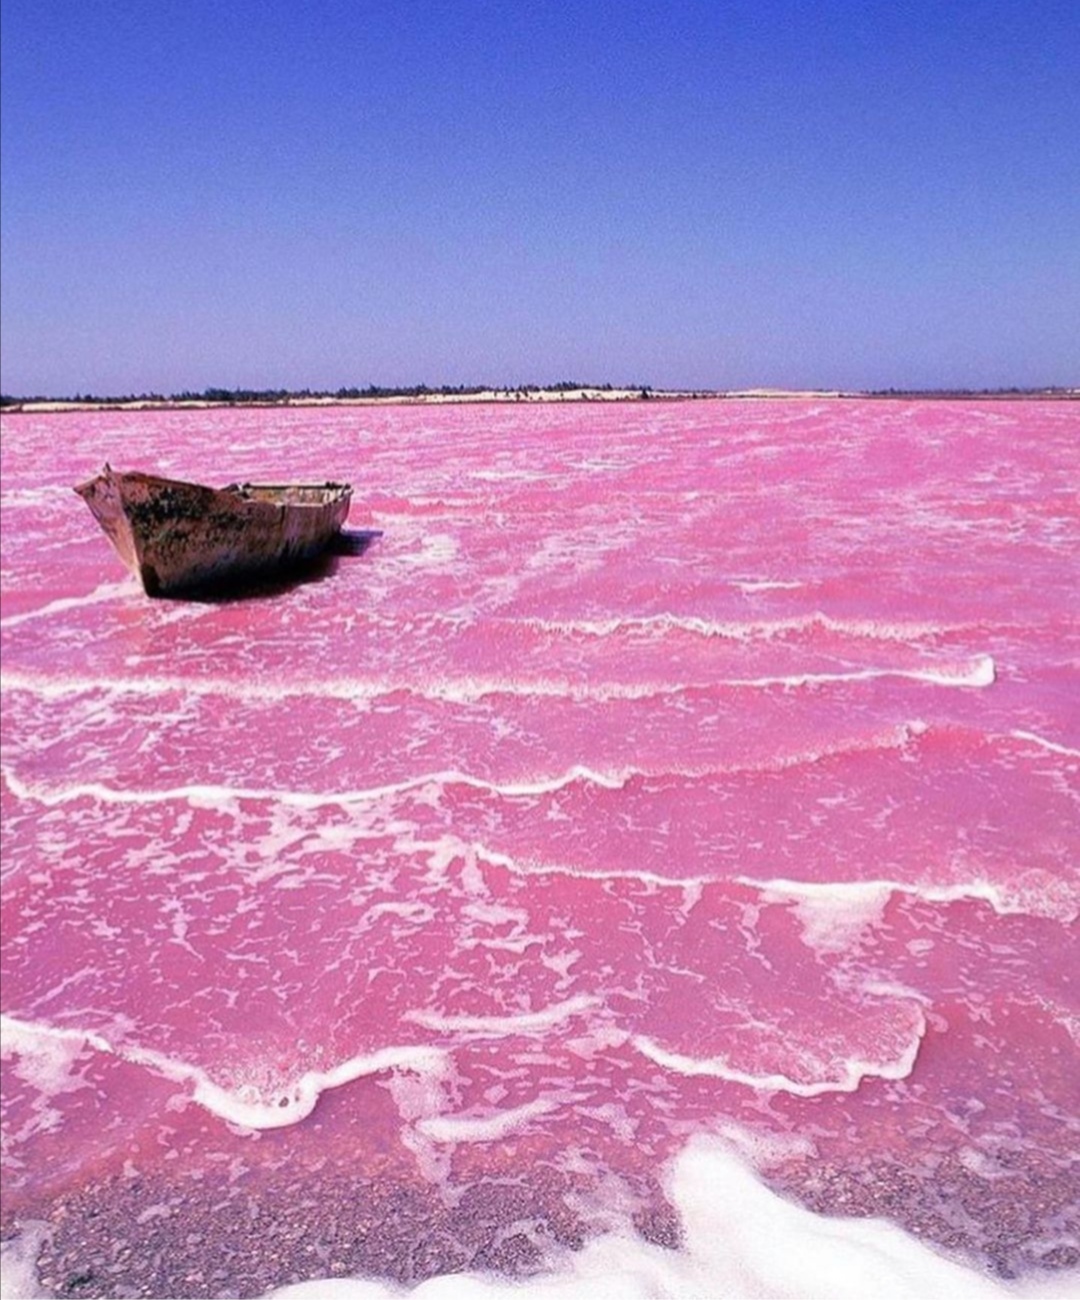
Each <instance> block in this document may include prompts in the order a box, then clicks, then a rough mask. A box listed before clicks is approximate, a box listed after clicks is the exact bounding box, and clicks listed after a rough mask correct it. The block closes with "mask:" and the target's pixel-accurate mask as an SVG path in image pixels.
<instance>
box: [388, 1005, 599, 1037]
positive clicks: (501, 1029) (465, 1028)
mask: <svg viewBox="0 0 1080 1300" xmlns="http://www.w3.org/2000/svg"><path fill="white" fill-rule="evenodd" d="M600 1005H601V1000H600V999H599V998H595V997H590V996H588V995H587V994H579V995H578V996H577V997H573V998H568V999H567V1000H566V1001H565V1002H557V1003H555V1004H554V1005H553V1006H550V1007H545V1008H544V1010H542V1011H520V1012H517V1013H516V1014H514V1015H510V1016H454V1015H449V1016H448V1015H442V1014H441V1013H439V1012H436V1011H406V1012H405V1014H404V1015H403V1016H402V1019H403V1020H407V1021H409V1022H410V1023H411V1024H414V1025H421V1026H422V1027H423V1028H424V1029H434V1030H442V1031H445V1032H451V1033H459V1034H469V1035H476V1036H479V1037H481V1038H505V1037H509V1036H511V1035H514V1034H536V1033H543V1032H545V1031H546V1030H548V1029H551V1028H553V1027H554V1026H555V1025H559V1024H562V1023H563V1021H566V1020H570V1019H572V1018H573V1017H574V1016H578V1015H582V1014H584V1013H585V1012H587V1011H593V1010H595V1009H596V1008H597V1007H599V1006H600Z"/></svg>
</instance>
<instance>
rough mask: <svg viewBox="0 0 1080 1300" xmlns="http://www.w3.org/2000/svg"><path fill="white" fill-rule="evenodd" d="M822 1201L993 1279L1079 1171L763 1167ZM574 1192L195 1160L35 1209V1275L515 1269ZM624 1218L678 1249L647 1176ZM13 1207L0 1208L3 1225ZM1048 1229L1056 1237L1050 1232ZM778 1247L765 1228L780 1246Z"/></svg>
mask: <svg viewBox="0 0 1080 1300" xmlns="http://www.w3.org/2000/svg"><path fill="white" fill-rule="evenodd" d="M769 1181H770V1182H771V1183H772V1184H773V1185H774V1187H775V1188H776V1189H777V1190H779V1191H786V1193H787V1194H788V1195H789V1196H793V1197H794V1199H795V1200H796V1201H797V1202H799V1203H801V1204H803V1205H805V1206H806V1207H807V1208H809V1209H811V1210H814V1211H816V1212H818V1213H823V1214H827V1215H832V1216H838V1217H840V1218H863V1217H868V1216H871V1217H883V1218H888V1219H890V1220H892V1221H893V1222H896V1223H899V1224H901V1225H903V1227H904V1228H905V1229H906V1230H907V1231H908V1232H909V1233H911V1234H912V1235H913V1236H915V1237H917V1238H919V1239H921V1240H923V1241H925V1242H926V1243H927V1244H930V1245H933V1246H936V1247H938V1248H941V1249H944V1250H946V1251H948V1252H950V1253H953V1254H954V1255H958V1256H960V1257H966V1258H967V1259H969V1260H970V1261H971V1262H972V1264H973V1265H974V1267H975V1269H976V1271H977V1272H981V1273H983V1274H984V1275H985V1274H989V1275H991V1276H997V1277H999V1278H1002V1279H1009V1278H1014V1277H1017V1276H1019V1275H1022V1274H1025V1273H1030V1272H1032V1271H1037V1272H1042V1271H1050V1272H1058V1271H1061V1270H1065V1271H1069V1270H1074V1269H1076V1268H1077V1266H1078V1264H1080V1252H1078V1251H1077V1250H1076V1249H1075V1247H1074V1246H1072V1245H1068V1246H1066V1245H1063V1244H1061V1242H1062V1241H1063V1239H1068V1238H1073V1239H1074V1234H1075V1231H1076V1228H1077V1224H1076V1222H1075V1216H1076V1206H1077V1191H1078V1188H1077V1185H1076V1177H1075V1175H1074V1174H1072V1173H1071V1172H1067V1171H1063V1170H1061V1169H1060V1168H1053V1167H1050V1166H1047V1167H1036V1166H1035V1165H1028V1164H1026V1162H1025V1164H1024V1165H1023V1166H1020V1167H1017V1168H1016V1169H1015V1170H1013V1171H1011V1172H1010V1173H1009V1174H1008V1175H1006V1176H1004V1177H1002V1176H1001V1175H1000V1174H998V1175H995V1176H994V1177H983V1176H981V1175H979V1174H977V1173H975V1172H973V1171H972V1170H970V1169H968V1168H966V1167H965V1166H964V1165H963V1163H962V1162H960V1161H958V1160H953V1161H947V1162H946V1164H945V1166H943V1167H942V1168H941V1169H940V1170H939V1171H938V1175H937V1176H936V1177H935V1178H934V1180H933V1181H928V1180H927V1179H926V1178H925V1176H922V1177H920V1176H918V1175H917V1174H915V1173H914V1172H913V1171H911V1170H910V1169H907V1168H905V1167H902V1166H899V1165H895V1164H891V1163H890V1164H888V1165H886V1164H880V1163H879V1164H877V1165H874V1166H868V1167H866V1168H864V1169H862V1170H860V1171H852V1170H842V1169H837V1168H830V1167H829V1166H827V1165H824V1166H823V1165H821V1164H819V1163H816V1162H810V1163H804V1162H802V1161H800V1162H798V1164H797V1165H796V1166H793V1167H790V1168H788V1169H787V1170H786V1171H785V1173H781V1171H779V1170H776V1171H774V1174H773V1176H771V1177H770V1180H769ZM575 1190H580V1189H575V1188H574V1186H573V1185H572V1182H571V1181H570V1180H569V1179H568V1178H567V1177H566V1176H565V1175H562V1174H559V1173H556V1172H555V1171H554V1170H552V1169H550V1168H539V1169H536V1170H534V1171H530V1172H527V1173H522V1174H521V1175H520V1176H519V1177H517V1178H515V1179H513V1180H507V1179H506V1178H500V1179H498V1180H493V1181H487V1182H480V1183H476V1184H473V1185H471V1186H467V1187H464V1188H461V1189H458V1190H457V1192H456V1193H455V1196H454V1197H453V1198H451V1200H450V1201H448V1200H446V1199H444V1198H443V1197H441V1196H440V1195H439V1193H438V1192H437V1191H436V1190H435V1189H434V1188H433V1187H431V1186H430V1185H428V1184H426V1183H423V1182H422V1181H419V1180H416V1181H405V1180H402V1179H401V1178H400V1177H397V1178H386V1179H375V1178H370V1177H368V1178H363V1177H352V1176H349V1175H346V1174H344V1173H343V1172H341V1171H340V1170H335V1171H334V1172H333V1173H326V1174H322V1175H315V1176H314V1177H313V1176H312V1175H311V1173H310V1172H309V1173H308V1174H307V1175H305V1176H303V1177H295V1178H294V1179H293V1180H292V1181H290V1180H289V1179H288V1177H287V1176H285V1175H282V1174H280V1173H279V1176H278V1177H277V1178H275V1179H274V1180H273V1181H272V1182H271V1183H270V1184H269V1185H267V1184H266V1183H265V1182H263V1181H261V1180H258V1181H257V1182H256V1183H255V1184H251V1183H249V1182H245V1181H244V1180H239V1181H235V1180H233V1181H230V1179H229V1178H228V1176H227V1175H226V1174H222V1173H217V1172H214V1171H208V1170H203V1171H201V1172H199V1173H198V1174H197V1175H196V1174H189V1175H188V1176H186V1177H184V1178H182V1179H181V1180H179V1181H177V1180H174V1179H170V1178H169V1177H167V1176H166V1175H165V1174H164V1173H163V1172H162V1171H156V1172H154V1173H153V1174H151V1175H149V1176H146V1175H141V1174H137V1173H135V1172H134V1171H132V1170H130V1169H129V1170H128V1171H127V1172H126V1173H125V1174H124V1175H117V1176H112V1177H110V1178H103V1179H101V1180H99V1181H96V1182H93V1183H91V1184H88V1185H85V1186H83V1187H81V1188H79V1189H78V1190H75V1191H70V1192H67V1193H65V1194H61V1195H59V1196H57V1197H56V1198H55V1199H53V1200H52V1201H50V1202H49V1203H48V1204H45V1205H38V1206H36V1207H34V1209H33V1212H32V1213H27V1214H26V1216H25V1217H26V1218H27V1220H35V1221H38V1222H41V1221H43V1222H44V1224H45V1225H47V1231H46V1237H45V1241H44V1244H43V1245H42V1247H41V1249H40V1254H39V1256H38V1266H37V1271H38V1276H39V1279H40V1284H41V1286H42V1288H44V1290H45V1291H46V1292H47V1293H48V1294H50V1295H52V1296H55V1297H69V1296H84V1297H97V1298H98V1300H101V1298H103V1297H117V1296H125V1297H148V1298H149V1297H155V1298H157V1300H163V1298H167V1297H178V1296H185V1297H236V1298H239V1297H254V1296H261V1295H264V1294H265V1293H266V1292H268V1291H271V1290H273V1289H275V1288H277V1287H282V1286H285V1285H288V1284H290V1283H295V1282H300V1281H305V1280H310V1279H313V1278H327V1277H349V1276H364V1277H370V1278H377V1279H382V1280H385V1281H389V1282H392V1283H396V1284H401V1285H413V1286H415V1285H417V1284H418V1283H420V1282H422V1281H424V1280H425V1279H427V1278H430V1277H435V1276H441V1275H444V1274H454V1273H463V1272H471V1273H487V1274H495V1275H501V1276H504V1277H517V1278H525V1277H529V1276H532V1275H535V1274H536V1273H537V1272H539V1271H542V1270H544V1269H545V1268H550V1267H551V1266H552V1265H554V1264H556V1263H557V1261H558V1259H559V1257H560V1256H565V1255H566V1253H567V1252H574V1251H577V1250H580V1249H581V1247H582V1246H583V1245H584V1244H585V1242H586V1240H587V1239H588V1238H589V1236H590V1233H591V1232H593V1231H595V1228H590V1226H589V1225H588V1224H587V1223H586V1222H585V1220H584V1219H583V1217H582V1215H581V1214H580V1213H579V1212H578V1211H577V1210H576V1209H575V1208H573V1207H574V1204H575ZM634 1227H635V1229H636V1231H637V1234H638V1235H639V1236H640V1238H641V1239H642V1240H643V1241H647V1242H650V1243H652V1244H654V1245H657V1246H661V1247H665V1248H669V1249H677V1248H678V1247H679V1246H680V1245H681V1229H680V1225H679V1221H678V1216H677V1214H676V1212H675V1211H674V1210H673V1208H672V1207H671V1205H670V1204H669V1202H668V1201H667V1200H666V1199H665V1197H664V1195H663V1193H662V1192H661V1190H660V1189H659V1187H658V1186H652V1187H648V1188H643V1189H640V1202H639V1209H638V1211H637V1212H636V1214H635V1215H634ZM17 1229H18V1221H17V1220H15V1219H13V1218H7V1219H6V1221H5V1223H4V1225H3V1234H4V1236H5V1237H10V1236H11V1235H12V1234H13V1233H14V1232H16V1231H17ZM1055 1241H1056V1242H1057V1243H1058V1244H1056V1245H1055V1244H1054V1242H1055ZM778 1244H779V1243H778Z"/></svg>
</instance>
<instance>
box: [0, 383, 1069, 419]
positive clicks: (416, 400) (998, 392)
mask: <svg viewBox="0 0 1080 1300" xmlns="http://www.w3.org/2000/svg"><path fill="white" fill-rule="evenodd" d="M213 391H214V392H215V395H214V396H191V397H189V396H186V395H185V396H181V397H158V396H154V397H123V398H114V397H102V398H97V397H86V398H83V397H79V398H73V399H67V398H37V397H34V398H25V399H24V398H10V397H5V398H4V399H3V406H2V409H3V410H4V411H6V412H8V413H19V412H23V413H26V414H43V413H49V412H54V411H57V412H59V411H94V410H108V411H160V410H202V409H211V408H215V407H223V406H249V407H270V406H274V407H280V406H404V405H421V406H450V405H464V404H467V403H485V402H488V403H490V402H496V403H504V404H505V403H529V402H640V401H668V402H672V401H688V400H694V399H702V398H713V399H731V400H738V401H778V400H787V399H794V398H802V399H806V398H812V399H816V400H821V399H834V400H839V399H851V398H862V399H872V400H879V399H880V400H890V399H894V400H895V399H906V400H909V401H910V400H915V399H920V400H925V401H947V400H953V401H955V400H960V399H966V400H969V401H970V400H979V401H1010V400H1011V401H1017V400H1024V401H1034V400H1039V401H1076V400H1080V388H1037V389H1026V388H1025V389H1021V388H1008V389H993V390H969V389H919V390H913V389H888V390H878V391H872V392H861V391H858V390H844V389H834V388H830V389H825V388H739V389H676V388H648V387H644V388H636V387H635V388H612V387H610V386H609V385H606V384H605V385H603V386H595V387H588V386H582V387H570V386H567V385H560V386H558V387H554V388H544V387H533V386H526V387H521V388H483V389H471V388H470V389H465V388H454V389H430V390H429V389H420V390H417V389H403V390H400V391H394V390H386V389H382V390H374V391H372V392H360V393H356V392H355V390H349V395H348V396H345V395H339V394H334V393H309V392H301V393H282V394H280V395H279V394H276V393H274V394H269V393H268V394H249V393H247V392H238V393H237V394H236V395H229V394H224V395H223V396H221V397H218V396H217V395H216V392H217V391H218V390H213Z"/></svg>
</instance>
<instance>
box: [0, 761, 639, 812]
mask: <svg viewBox="0 0 1080 1300" xmlns="http://www.w3.org/2000/svg"><path fill="white" fill-rule="evenodd" d="M0 775H2V776H3V779H4V781H5V783H6V784H7V786H8V789H9V790H10V791H11V793H12V794H14V795H15V796H16V797H17V798H20V799H32V800H34V801H36V802H37V803H41V804H44V805H45V806H46V807H50V808H54V807H57V806H58V805H60V804H65V803H71V802H73V801H74V800H76V799H96V800H98V801H100V802H101V803H113V804H153V803H168V802H171V801H174V800H186V801H188V802H190V803H194V804H204V805H215V804H217V805H220V804H223V803H232V802H235V801H237V800H247V801H250V800H256V801H269V802H274V803H281V804H289V805H293V806H295V807H298V808H321V807H334V806H340V805H343V804H353V803H371V802H374V801H375V800H378V799H384V798H386V797H388V796H394V795H399V794H407V793H409V792H410V791H412V790H422V789H426V788H427V787H429V786H432V785H441V786H444V787H445V786H453V785H464V786H469V787H470V788H472V789H474V790H484V791H487V792H489V793H491V794H496V795H503V796H507V797H514V796H532V795H540V794H550V793H553V792H554V791H556V790H561V789H563V787H564V786H567V785H572V784H573V783H574V782H577V781H585V782H587V783H589V784H591V785H598V786H603V787H604V788H605V789H608V790H618V789H621V788H622V787H623V786H624V785H625V784H626V782H627V780H629V779H630V777H631V776H633V775H634V772H633V770H632V769H627V770H623V771H619V772H614V773H602V772H595V771H593V770H592V769H591V768H588V767H583V766H575V767H571V768H569V769H568V770H567V771H566V772H564V773H561V774H560V775H558V776H555V777H551V778H547V779H541V780H538V781H518V782H506V783H503V784H500V783H498V782H494V781H486V780H484V779H483V778H482V777H476V776H470V775H469V774H468V773H467V772H460V771H457V770H454V769H450V770H447V771H441V772H425V773H423V774H421V775H419V776H414V777H409V778H407V779H406V780H404V781H394V782H390V783H388V784H386V785H381V786H372V787H370V788H368V789H364V790H342V791H331V792H328V793H326V794H318V793H314V792H310V791H300V790H274V789H258V788H256V787H245V786H229V785H185V786H173V787H170V788H168V789H163V790H121V789H117V788H115V787H113V786H108V785H105V784H103V783H101V782H96V781H88V782H84V783H82V784H79V785H69V786H60V787H54V788H52V789H47V788H45V787H42V786H38V785H33V784H31V783H30V782H27V781H23V780H22V779H21V778H19V777H17V776H16V775H15V774H14V773H13V772H12V771H11V770H10V769H8V768H6V767H5V768H3V769H2V770H0Z"/></svg>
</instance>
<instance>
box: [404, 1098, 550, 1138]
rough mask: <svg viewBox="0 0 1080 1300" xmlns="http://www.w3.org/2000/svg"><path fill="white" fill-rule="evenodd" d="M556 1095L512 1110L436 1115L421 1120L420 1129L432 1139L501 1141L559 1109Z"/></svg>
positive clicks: (418, 1125) (425, 1135) (417, 1124)
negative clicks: (533, 1121)
mask: <svg viewBox="0 0 1080 1300" xmlns="http://www.w3.org/2000/svg"><path fill="white" fill-rule="evenodd" d="M559 1108H560V1103H559V1102H557V1101H555V1100H554V1099H553V1098H543V1097H537V1098H536V1100H535V1101H530V1102H526V1103H525V1104H524V1105H523V1106H515V1107H513V1108H511V1109H510V1110H498V1111H490V1112H488V1113H485V1114H476V1113H467V1114H459V1115H433V1116H431V1117H430V1118H427V1119H421V1120H418V1121H417V1123H416V1127H417V1129H418V1130H419V1131H420V1132H421V1133H422V1134H423V1136H424V1137H426V1138H430V1139H431V1141H432V1142H497V1141H499V1140H500V1139H502V1138H504V1137H508V1136H509V1135H510V1134H511V1133H518V1132H520V1131H521V1130H522V1129H524V1128H527V1127H528V1126H529V1124H530V1123H531V1121H532V1120H534V1119H538V1118H540V1116H542V1115H549V1114H551V1112H552V1111H555V1110H558V1109H559Z"/></svg>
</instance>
